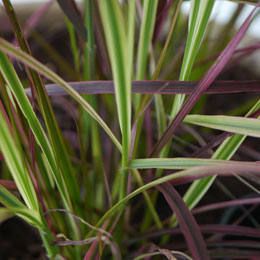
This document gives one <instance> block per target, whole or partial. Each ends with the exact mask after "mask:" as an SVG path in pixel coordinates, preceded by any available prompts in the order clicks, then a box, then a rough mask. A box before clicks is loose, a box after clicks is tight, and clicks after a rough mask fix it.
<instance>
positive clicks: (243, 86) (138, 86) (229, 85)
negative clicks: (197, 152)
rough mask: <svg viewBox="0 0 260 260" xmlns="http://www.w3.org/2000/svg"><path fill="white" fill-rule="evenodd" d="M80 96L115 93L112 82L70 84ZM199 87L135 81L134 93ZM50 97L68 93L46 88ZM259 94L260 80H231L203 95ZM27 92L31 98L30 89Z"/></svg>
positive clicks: (54, 86)
mask: <svg viewBox="0 0 260 260" xmlns="http://www.w3.org/2000/svg"><path fill="white" fill-rule="evenodd" d="M68 84H69V85H70V86H71V87H72V88H73V89H74V90H75V91H77V92H78V93H79V94H110V93H111V94H112V93H115V90H114V83H113V81H112V80H100V81H81V82H68ZM197 85H198V82H197V81H164V80H140V81H138V80H137V81H136V80H134V81H133V82H132V92H133V93H141V94H161V95H170V94H191V93H193V91H194V90H195V88H196V86H197ZM45 87H46V91H47V93H48V95H49V96H63V95H68V93H67V92H66V91H65V90H64V89H63V88H62V87H60V86H59V85H57V84H48V85H46V86H45ZM251 91H255V92H259V91H260V80H242V81H236V80H229V81H215V82H213V83H212V85H211V86H210V87H209V88H208V89H206V91H205V92H204V93H203V94H224V93H240V92H251ZM25 92H26V93H27V94H28V95H29V96H30V95H31V91H30V89H26V90H25Z"/></svg>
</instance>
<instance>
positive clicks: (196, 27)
mask: <svg viewBox="0 0 260 260" xmlns="http://www.w3.org/2000/svg"><path fill="white" fill-rule="evenodd" d="M214 3H215V1H212V0H196V1H195V0H193V1H192V2H191V14H190V17H189V33H188V38H187V42H186V47H185V52H184V57H183V61H182V67H181V73H180V77H179V80H181V81H186V80H188V79H189V76H190V73H191V70H192V67H193V64H194V62H195V59H196V56H197V54H198V51H199V48H200V45H201V42H202V40H203V37H204V35H205V32H206V28H207V24H208V21H209V17H210V14H211V12H212V9H213V5H214ZM184 98H185V95H176V96H175V99H174V102H173V107H172V111H171V118H173V117H174V116H175V115H176V114H177V113H178V111H179V109H180V107H181V106H182V104H183V101H184Z"/></svg>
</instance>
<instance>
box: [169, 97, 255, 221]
mask: <svg viewBox="0 0 260 260" xmlns="http://www.w3.org/2000/svg"><path fill="white" fill-rule="evenodd" d="M259 108H260V100H259V101H258V102H257V103H256V104H255V105H254V106H253V107H252V109H251V110H250V111H249V112H248V113H247V115H246V116H249V115H250V114H251V113H253V112H254V111H256V110H258V109H259ZM245 139H246V135H240V134H234V135H233V136H231V137H229V138H227V139H226V140H225V141H224V142H223V143H222V144H221V145H220V146H219V147H218V149H217V150H216V151H215V153H214V154H213V156H212V157H211V158H212V159H221V160H230V159H231V157H232V156H233V155H234V154H235V152H236V151H237V149H238V148H239V147H240V145H241V144H242V143H243V141H244V140H245ZM215 178H216V176H212V177H208V178H204V179H201V180H198V181H195V182H193V183H192V185H191V186H190V188H189V189H188V191H187V192H186V194H185V195H184V200H185V201H186V204H187V205H188V207H189V208H190V209H193V208H194V207H195V206H196V205H197V203H198V202H199V201H200V199H201V198H202V197H203V196H204V195H205V193H206V192H207V191H208V189H209V188H210V186H211V185H212V183H213V182H214V180H215ZM175 221H176V219H173V221H172V225H174V224H175V223H176V222H175Z"/></svg>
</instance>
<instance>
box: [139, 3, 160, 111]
mask: <svg viewBox="0 0 260 260" xmlns="http://www.w3.org/2000/svg"><path fill="white" fill-rule="evenodd" d="M143 3H144V6H143V15H142V20H141V29H140V34H139V42H138V47H137V58H136V77H135V79H137V80H144V77H145V70H146V66H147V59H148V51H149V46H150V44H151V41H152V36H153V32H154V25H155V19H156V10H157V6H158V0H154V1H144V2H143ZM140 102H141V95H139V94H138V95H135V102H134V105H135V110H136V113H137V112H138V110H139V107H140Z"/></svg>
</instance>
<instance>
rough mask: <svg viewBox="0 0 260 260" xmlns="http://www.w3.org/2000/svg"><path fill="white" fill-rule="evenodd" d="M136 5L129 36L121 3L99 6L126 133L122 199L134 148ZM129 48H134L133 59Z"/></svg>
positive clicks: (131, 17) (123, 147) (119, 114)
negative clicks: (131, 150) (132, 141)
mask: <svg viewBox="0 0 260 260" xmlns="http://www.w3.org/2000/svg"><path fill="white" fill-rule="evenodd" d="M133 2H135V1H131V4H130V9H129V10H130V13H129V19H130V21H129V28H130V32H129V35H127V34H126V33H125V32H126V24H125V20H124V19H123V13H122V10H121V6H120V4H119V2H118V1H117V0H113V1H110V2H107V1H106V0H103V1H100V2H99V8H100V12H101V16H102V22H103V27H104V32H105V36H106V42H107V46H108V52H109V57H110V62H111V66H112V73H113V79H114V81H115V95H116V104H117V111H118V118H119V123H120V128H121V133H122V169H123V172H122V177H121V196H123V194H125V187H126V175H127V172H125V170H124V169H125V168H126V167H127V165H128V159H129V154H130V146H131V88H132V86H131V77H132V69H131V68H129V63H128V62H129V61H130V62H132V60H133V57H132V56H133V44H134V37H133V34H134V33H133V32H134V21H135V19H134V17H135V5H134V3H133ZM131 28H132V29H131ZM127 48H130V49H129V51H130V55H129V56H128V54H129V53H128V51H127ZM131 65H132V64H131ZM131 65H130V66H131Z"/></svg>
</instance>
